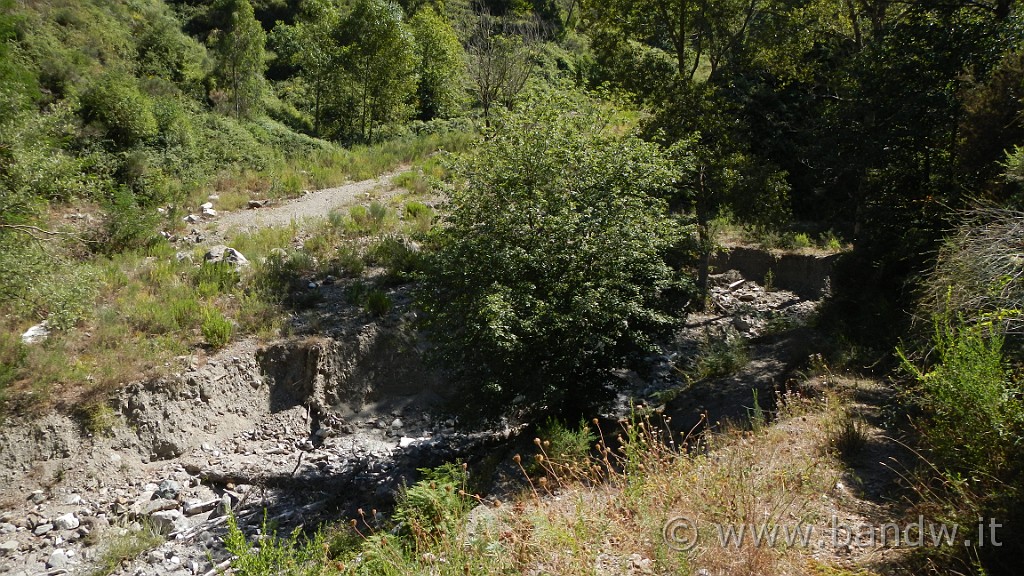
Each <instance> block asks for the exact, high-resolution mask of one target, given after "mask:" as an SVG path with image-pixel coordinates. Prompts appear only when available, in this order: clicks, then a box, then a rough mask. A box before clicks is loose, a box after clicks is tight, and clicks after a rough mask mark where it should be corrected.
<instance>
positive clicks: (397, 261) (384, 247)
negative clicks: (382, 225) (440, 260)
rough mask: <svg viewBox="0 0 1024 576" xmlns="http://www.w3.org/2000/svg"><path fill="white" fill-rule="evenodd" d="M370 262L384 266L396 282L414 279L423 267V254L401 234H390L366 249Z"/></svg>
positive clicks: (389, 276) (391, 278)
mask: <svg viewBox="0 0 1024 576" xmlns="http://www.w3.org/2000/svg"><path fill="white" fill-rule="evenodd" d="M366 259H367V261H369V263H370V264H375V265H378V266H383V267H384V268H385V269H386V270H387V279H388V280H391V281H395V282H402V281H408V280H412V279H413V278H414V277H415V276H416V274H417V273H418V272H420V271H421V270H422V269H423V266H424V264H423V255H422V254H421V253H420V252H419V250H417V249H414V248H413V247H412V246H410V245H409V243H408V242H406V241H405V239H403V238H402V237H400V236H397V235H388V236H385V237H384V238H382V239H381V240H380V241H378V242H376V243H374V244H373V245H372V246H370V248H369V249H368V250H367V251H366Z"/></svg>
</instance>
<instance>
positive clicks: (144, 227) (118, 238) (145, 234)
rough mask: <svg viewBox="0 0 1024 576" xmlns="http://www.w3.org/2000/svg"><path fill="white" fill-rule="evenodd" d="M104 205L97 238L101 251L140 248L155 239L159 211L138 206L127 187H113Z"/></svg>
mask: <svg viewBox="0 0 1024 576" xmlns="http://www.w3.org/2000/svg"><path fill="white" fill-rule="evenodd" d="M106 209H107V214H106V219H105V220H104V235H103V236H102V237H101V238H99V240H100V242H101V245H100V246H101V250H102V251H103V252H104V253H107V254H116V253H118V252H124V251H126V250H130V249H133V248H141V247H143V246H146V245H147V244H150V243H152V242H153V241H155V240H156V238H157V236H156V226H157V223H158V222H159V215H158V214H157V212H156V211H155V210H151V209H147V208H144V207H143V206H140V205H139V202H138V200H137V199H136V197H135V195H134V194H132V192H131V191H130V190H129V189H127V188H118V189H117V190H115V191H114V193H113V195H112V198H111V199H110V201H109V202H108V203H107V206H106Z"/></svg>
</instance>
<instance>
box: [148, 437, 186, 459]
mask: <svg viewBox="0 0 1024 576" xmlns="http://www.w3.org/2000/svg"><path fill="white" fill-rule="evenodd" d="M184 452H185V449H184V448H182V447H181V446H180V445H179V444H178V442H177V441H175V440H173V439H164V440H157V441H156V442H154V443H153V454H155V455H156V457H157V459H158V460H170V459H171V458H177V457H178V456H181V455H182V454H183V453H184Z"/></svg>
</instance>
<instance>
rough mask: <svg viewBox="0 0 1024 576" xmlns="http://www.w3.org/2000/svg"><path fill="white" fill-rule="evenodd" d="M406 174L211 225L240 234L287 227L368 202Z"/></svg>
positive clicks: (310, 195)
mask: <svg viewBox="0 0 1024 576" xmlns="http://www.w3.org/2000/svg"><path fill="white" fill-rule="evenodd" d="M405 170H408V167H400V168H399V169H397V170H395V171H392V172H389V173H387V174H383V175H381V176H379V177H377V178H373V179H370V180H361V181H359V182H352V183H350V184H345V185H343V186H337V187H335V188H324V189H322V190H316V191H314V192H309V193H307V194H306V195H304V196H301V197H299V198H293V199H291V200H286V201H284V202H280V203H275V204H272V205H269V206H266V207H263V208H256V209H251V210H238V211H236V212H228V213H225V214H224V215H222V216H220V217H219V218H217V219H216V220H214V222H216V223H217V227H218V229H219V230H221V231H222V232H227V231H229V230H232V229H233V230H235V231H238V232H241V231H252V230H257V229H259V228H267V227H274V226H287V225H288V224H290V223H291V222H292V221H293V220H294V221H296V222H298V221H301V220H303V219H306V218H318V217H324V216H327V214H328V213H329V212H330V211H331V210H333V209H335V208H340V207H343V206H350V205H352V204H355V203H356V202H357V201H359V200H363V199H365V198H367V197H368V195H369V193H370V192H371V191H373V190H374V189H376V188H380V189H382V190H389V189H391V179H392V178H394V177H395V175H397V174H399V173H401V172H404V171H405Z"/></svg>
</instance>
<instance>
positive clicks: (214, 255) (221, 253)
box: [203, 244, 249, 267]
mask: <svg viewBox="0 0 1024 576" xmlns="http://www.w3.org/2000/svg"><path fill="white" fill-rule="evenodd" d="M203 260H205V261H207V262H212V263H214V264H216V263H220V262H228V263H230V264H232V265H234V266H237V267H245V266H248V265H249V259H248V258H246V257H245V256H244V255H242V253H241V252H239V251H238V250H235V249H234V248H230V247H228V246H225V245H223V244H218V245H217V246H214V247H212V248H210V249H209V250H207V252H206V255H205V256H203Z"/></svg>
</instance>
